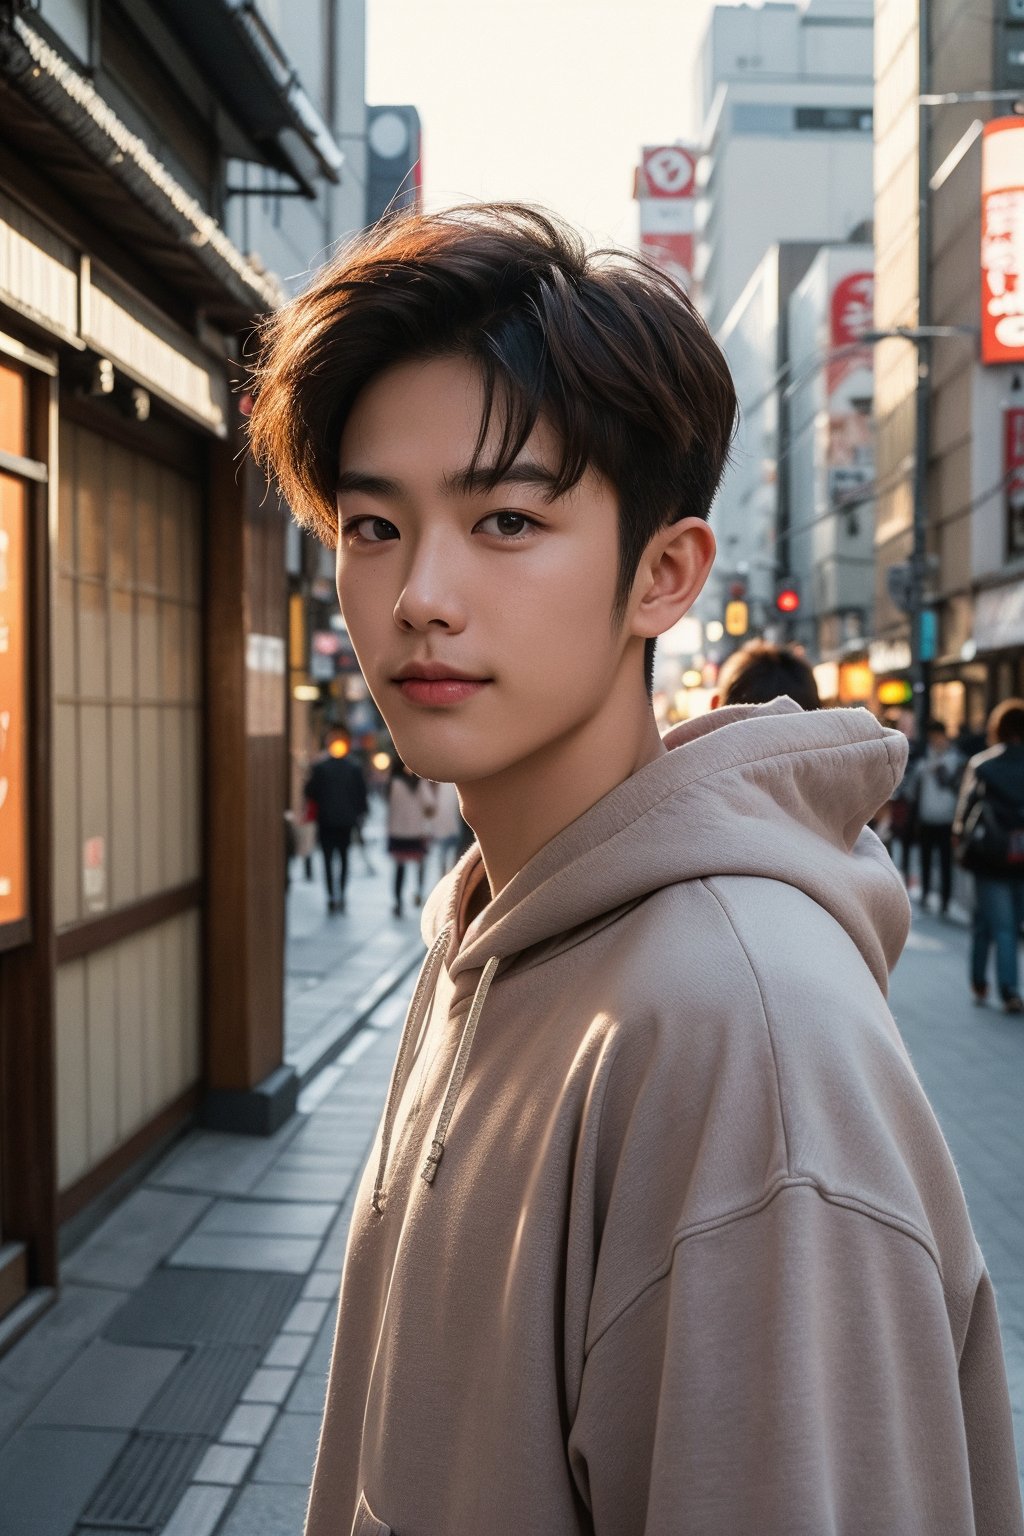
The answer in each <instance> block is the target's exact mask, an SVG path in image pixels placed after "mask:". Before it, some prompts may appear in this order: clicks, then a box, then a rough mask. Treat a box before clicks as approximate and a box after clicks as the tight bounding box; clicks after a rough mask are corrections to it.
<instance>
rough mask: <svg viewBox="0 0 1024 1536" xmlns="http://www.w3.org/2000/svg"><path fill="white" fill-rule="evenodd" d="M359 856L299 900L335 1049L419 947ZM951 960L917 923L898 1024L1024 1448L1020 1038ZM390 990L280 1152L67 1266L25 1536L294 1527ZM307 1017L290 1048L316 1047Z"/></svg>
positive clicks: (205, 1159) (388, 1044)
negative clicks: (974, 1241)
mask: <svg viewBox="0 0 1024 1536" xmlns="http://www.w3.org/2000/svg"><path fill="white" fill-rule="evenodd" d="M373 858H374V859H375V861H376V864H377V867H378V873H377V874H376V875H374V876H371V875H369V874H368V873H366V871H365V870H364V868H363V865H362V861H361V859H360V858H359V856H358V854H357V855H356V860H355V863H354V866H353V877H352V885H351V888H350V902H349V905H350V911H351V912H352V914H353V915H352V916H351V917H350V918H348V919H343V920H339V919H332V920H331V922H330V924H328V923H327V920H326V918H323V917H321V915H320V914H321V910H322V896H321V892H320V887H319V884H318V883H317V884H313V885H309V886H307V885H306V884H305V882H304V881H302V880H301V879H300V881H299V883H298V884H297V885H296V886H294V887H293V894H292V898H291V900H292V903H293V921H292V947H291V952H290V954H291V959H290V983H289V992H290V997H291V998H292V999H293V1005H294V999H296V998H301V997H302V996H303V995H305V996H307V997H309V996H310V994H312V993H314V992H316V993H317V995H318V997H319V1000H320V1002H321V1003H322V1002H323V999H324V997H325V996H326V992H325V989H326V988H328V987H329V986H330V985H332V982H331V965H330V959H331V957H332V956H335V955H336V954H337V952H338V950H339V949H344V948H345V946H346V945H348V946H351V945H352V944H353V943H354V942H355V941H356V940H357V939H358V947H359V965H358V967H357V970H358V972H359V975H360V981H361V987H360V988H358V989H357V988H355V987H354V986H353V985H351V984H350V986H349V990H348V993H347V994H346V995H344V996H343V995H342V994H340V993H339V996H338V1007H337V1009H336V1011H335V1013H334V1016H333V1017H334V1026H335V1030H336V1038H345V1037H347V1036H348V1035H350V1034H351V1030H352V1027H353V1025H354V1023H355V1022H356V1018H357V1008H358V1006H359V1005H360V1003H362V1005H363V1006H365V1004H366V1000H367V998H368V997H369V998H371V999H372V996H373V977H372V976H370V974H369V973H370V972H371V970H372V969H373V966H374V965H375V966H376V968H377V972H378V974H379V975H383V976H385V978H386V977H388V976H391V977H393V976H394V974H395V970H396V964H400V963H403V962H404V963H405V964H406V965H407V964H408V961H409V959H410V957H411V956H413V954H414V952H415V951H416V949H417V941H416V921H415V919H413V918H407V919H405V920H404V922H402V923H401V924H399V923H397V922H393V921H392V920H391V919H390V917H389V916H388V915H387V913H386V911H385V904H386V901H387V890H386V884H385V879H384V874H385V871H384V869H383V867H382V866H383V865H384V863H385V860H384V858H383V856H382V854H381V849H380V844H379V842H378V843H377V844H376V845H375V847H374V850H373ZM299 868H300V866H299V865H296V866H295V870H296V872H298V870H299ZM966 944H967V933H966V930H965V928H964V927H963V926H962V925H960V924H947V923H944V922H941V921H940V920H938V919H937V918H934V917H932V916H930V915H927V914H920V913H917V914H916V917H915V924H914V928H913V931H912V933H911V937H910V941H909V943H908V946H907V949H906V952H905V954H904V956H903V958H902V959H901V961H900V964H899V966H898V968H897V971H896V974H895V977H894V980H893V987H892V1006H893V1011H894V1014H895V1017H896V1019H897V1022H898V1024H899V1026H900V1029H901V1031H902V1033H903V1036H904V1039H905V1040H906V1042H907V1045H908V1048H909V1050H910V1053H911V1056H912V1058H913V1060H914V1063H915V1066H916V1068H917V1070H918V1072H919V1074H920V1077H921V1079H922V1081H923V1083H924V1085H925V1088H926V1091H927V1092H928V1094H929V1097H930V1099H931V1102H932V1104H933V1105H934V1107H935V1110H936V1113H937V1115H938V1117H939V1120H940V1122H941V1124H942V1126H943V1129H944V1131H945V1133H946V1136H947V1139H948V1141H949V1144H950V1146H951V1149H952V1152H953V1156H954V1158H955V1160H956V1164H957V1167H958V1169H959V1172H960V1177H961V1179H962V1181H963V1184H964V1187H965V1189H966V1192H967V1196H968V1201H969V1204H970V1208H971V1211H972V1215H973V1219H974V1224H975V1228H976V1231H977V1234H978V1237H979V1240H980V1242H981V1246H982V1248H983V1250H984V1252H985V1255H986V1257H987V1260H988V1264H989V1267H990V1269H991V1272H992V1275H993V1278H994V1281H995V1285H996V1290H997V1295H998V1299H999V1306H1000V1312H1001V1317H1002V1323H1003V1331H1004V1337H1005V1343H1006V1357H1007V1366H1008V1370H1009V1373H1010V1381H1011V1391H1012V1394H1013V1401H1014V1407H1015V1413H1016V1425H1017V1434H1018V1446H1019V1447H1020V1448H1021V1449H1024V1201H1022V1199H1021V1194H1020V1187H1021V1174H1022V1171H1024V1121H1022V1117H1021V1112H1020V1085H1021V1082H1022V1080H1024V1026H1022V1025H1021V1023H1020V1021H1019V1020H1017V1019H1008V1018H1006V1017H1005V1016H1004V1015H1003V1014H1002V1013H1001V1012H1000V1011H998V1010H997V1009H995V1008H993V1007H989V1008H987V1009H976V1008H974V1007H973V1006H972V1005H971V1003H970V1001H969V1000H968V997H967V988H966V980H965V961H964V955H965V951H966ZM333 985H335V986H336V987H340V986H341V985H342V983H341V981H340V980H339V979H338V977H337V976H335V979H334V982H333ZM392 986H393V990H392V991H391V992H390V993H388V995H386V996H385V997H384V998H383V1000H382V1001H381V1002H379V1003H378V1004H377V1005H376V1006H375V1007H374V1008H373V1009H372V1012H371V1013H370V1015H369V1017H366V1018H364V1019H363V1022H362V1025H361V1027H359V1028H358V1029H357V1030H356V1032H355V1033H354V1034H351V1038H349V1043H348V1044H347V1045H346V1046H345V1047H344V1049H343V1050H342V1053H341V1055H340V1056H339V1057H338V1058H337V1059H336V1060H335V1061H333V1062H331V1063H329V1064H328V1065H326V1066H323V1067H321V1068H320V1070H319V1072H318V1073H317V1074H316V1075H315V1076H314V1077H313V1078H312V1079H311V1081H310V1082H309V1083H308V1086H307V1087H306V1088H305V1090H304V1092H303V1095H302V1098H301V1101H300V1108H299V1113H298V1114H297V1115H296V1116H295V1117H294V1118H293V1119H292V1121H291V1122H289V1124H287V1125H286V1126H285V1127H284V1128H283V1129H282V1130H281V1131H280V1132H278V1134H277V1135H276V1136H274V1137H272V1138H270V1139H269V1140H267V1141H259V1140H251V1139H246V1138H242V1137H232V1136H226V1135H216V1134H214V1133H210V1132H202V1131H194V1132H192V1133H191V1134H190V1135H189V1136H187V1137H186V1138H185V1139H184V1140H183V1141H180V1142H179V1143H178V1144H177V1145H176V1146H175V1147H174V1148H173V1149H172V1150H171V1152H170V1153H169V1154H168V1155H167V1156H166V1157H165V1158H164V1159H163V1161H162V1162H160V1163H159V1165H158V1166H156V1167H155V1168H154V1169H153V1170H152V1171H151V1172H150V1174H149V1176H148V1178H147V1179H146V1180H145V1182H144V1184H143V1185H142V1187H141V1188H139V1189H138V1190H136V1191H135V1192H134V1193H133V1194H131V1195H130V1196H129V1197H128V1198H127V1200H125V1201H124V1203H123V1204H122V1205H121V1206H120V1207H119V1208H118V1209H117V1210H116V1211H115V1212H114V1214H113V1215H112V1216H111V1217H110V1218H109V1219H108V1220H107V1222H106V1223H105V1224H104V1226H102V1227H101V1228H100V1229H99V1231H97V1232H96V1233H95V1234H94V1235H93V1236H92V1237H91V1238H90V1239H89V1241H88V1242H87V1243H85V1244H84V1246H82V1247H81V1248H79V1249H78V1250H77V1252H75V1253H74V1254H73V1255H72V1256H71V1257H70V1258H69V1259H68V1261H67V1263H66V1265H65V1269H64V1292H63V1295H62V1298H61V1301H60V1302H59V1303H58V1305H57V1306H56V1307H55V1308H54V1309H53V1310H52V1311H51V1312H50V1314H49V1315H48V1316H47V1317H46V1318H44V1319H43V1320H42V1322H41V1323H40V1324H39V1325H37V1327H36V1328H35V1329H34V1330H33V1331H32V1332H31V1333H30V1334H29V1335H28V1337H27V1338H26V1339H25V1340H23V1342H22V1343H21V1344H20V1345H19V1346H17V1347H16V1348H15V1349H14V1350H13V1351H11V1352H10V1353H9V1354H8V1355H7V1356H6V1357H5V1358H4V1360H3V1361H2V1363H0V1435H2V1436H3V1437H4V1442H3V1445H2V1448H0V1485H2V1486H3V1488H4V1502H5V1519H9V1520H10V1526H9V1528H10V1529H11V1530H12V1531H17V1532H18V1536H71V1533H72V1532H74V1533H76V1536H78V1533H81V1536H85V1533H86V1532H90V1533H92V1536H97V1533H105V1536H112V1533H113V1532H114V1531H115V1530H121V1531H123V1530H126V1529H130V1530H137V1531H145V1532H153V1533H157V1532H161V1533H163V1536H296V1533H297V1532H298V1531H299V1530H300V1529H301V1523H302V1516H303V1509H304V1503H305V1497H306V1491H307V1487H308V1483H309V1478H310V1472H311V1468H312V1460H313V1455H314V1450H315V1444H316V1437H317V1430H318V1425H319V1416H320V1412H321V1407H322V1401H323V1392H324V1385H325V1374H326V1370H327V1365H328V1359H329V1352H330V1345H331V1336H332V1329H333V1319H334V1309H335V1297H336V1291H337V1283H338V1275H339V1271H340V1266H341V1261H342V1255H343V1250H344V1243H345V1236H346V1232H347V1228H348V1220H349V1213H350V1202H351V1198H352V1189H353V1184H354V1181H355V1180H356V1179H357V1177H358V1174H359V1170H360V1168H361V1165H362V1163H363V1161H364V1158H365V1156H366V1152H367V1149H368V1145H369V1142H370V1140H371V1138H372V1136H373V1132H374V1128H375V1125H376V1121H377V1117H378V1115H379V1113H380V1108H381V1104H382V1101H383V1097H384V1093H385V1091H386V1087H387V1080H388V1074H389V1071H390V1066H391V1061H392V1058H393V1055H394V1051H395V1049H396V1047H397V1042H398V1033H399V1026H400V1024H401V1020H402V1017H403V1014H404V1009H405V1004H406V1000H407V994H408V991H409V984H408V981H405V982H403V983H402V984H400V985H398V986H397V987H395V986H394V984H393V982H392ZM318 1007H319V1004H311V1005H310V1007H309V1008H308V1009H307V1011H306V1015H305V1016H304V1017H305V1018H306V1020H307V1027H306V1029H305V1031H299V1032H298V1033H297V1034H295V1035H293V1037H292V1039H293V1045H294V1042H295V1041H296V1040H300V1041H304V1043H305V1045H306V1047H307V1048H308V1045H309V1039H310V1038H311V1036H310V1034H309V1027H308V1019H309V1018H311V1017H312V1015H313V1014H314V1013H316V1012H317V1009H318ZM301 1017H303V1015H301V1013H300V1018H301ZM322 1028H323V1020H322V1019H320V1020H319V1022H318V1023H317V1024H316V1026H315V1028H314V1029H313V1033H314V1034H315V1035H317V1038H318V1039H319V1040H320V1044H321V1046H322V1041H323V1037H322V1035H321V1034H320V1031H322ZM295 1048H296V1049H299V1048H300V1047H298V1046H296V1047H295Z"/></svg>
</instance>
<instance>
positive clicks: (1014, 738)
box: [953, 699, 1024, 1013]
mask: <svg viewBox="0 0 1024 1536" xmlns="http://www.w3.org/2000/svg"><path fill="white" fill-rule="evenodd" d="M988 739H989V742H990V743H991V745H990V746H989V747H988V749H987V750H986V751H984V752H979V753H978V754H977V756H975V757H972V758H971V760H970V762H969V763H968V764H967V771H966V773H965V774H964V778H963V784H962V785H961V789H960V799H959V802H958V804H957V808H956V815H955V819H954V822H953V838H954V842H955V848H956V856H957V860H958V862H959V863H960V864H961V865H962V867H963V868H964V869H966V870H969V871H970V872H971V873H972V874H973V875H974V921H973V925H972V927H973V931H972V941H971V956H970V982H971V991H972V992H973V994H974V1001H975V1002H976V1003H984V1002H985V1000H986V998H987V996H988V974H987V973H988V957H989V953H990V951H991V949H992V947H993V945H994V946H995V952H996V984H997V986H998V988H999V995H1000V997H1001V999H1002V1003H1003V1008H1004V1010H1005V1012H1007V1013H1024V1001H1022V1000H1021V996H1020V980H1019V968H1018V957H1017V941H1018V937H1019V934H1020V927H1021V923H1022V922H1024V699H1004V700H1003V702H1002V703H1001V704H998V705H997V706H996V708H995V709H994V710H993V711H992V713H991V715H990V716H989V719H988Z"/></svg>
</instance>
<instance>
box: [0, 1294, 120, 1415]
mask: <svg viewBox="0 0 1024 1536" xmlns="http://www.w3.org/2000/svg"><path fill="white" fill-rule="evenodd" d="M127 1295H128V1293H127V1292H126V1291H110V1290H105V1289H104V1290H101V1289H98V1288H97V1289H93V1288H92V1287H90V1286H82V1285H69V1286H67V1287H66V1288H65V1289H64V1290H63V1291H62V1293H61V1296H60V1299H59V1300H58V1301H57V1302H56V1304H55V1305H54V1306H52V1307H51V1308H50V1310H49V1311H48V1312H45V1313H44V1314H43V1316H42V1317H41V1318H40V1319H39V1321H38V1322H37V1323H36V1324H35V1326H34V1327H33V1328H32V1329H31V1330H30V1331H29V1332H28V1333H27V1334H26V1335H25V1337H24V1338H23V1339H21V1340H20V1341H19V1342H18V1343H17V1344H15V1346H14V1348H13V1349H10V1350H8V1351H7V1353H6V1354H5V1355H3V1356H0V1442H2V1441H3V1440H4V1439H6V1437H7V1436H8V1435H9V1434H11V1433H12V1432H13V1431H14V1429H15V1428H16V1427H17V1425H18V1424H19V1423H21V1421H22V1420H23V1419H24V1418H25V1416H26V1414H27V1413H28V1412H29V1411H30V1410H31V1409H32V1408H33V1407H34V1405H35V1404H36V1403H37V1402H38V1401H39V1399H40V1398H41V1397H42V1396H43V1394H44V1393H45V1392H46V1391H47V1390H48V1388H49V1387H51V1386H52V1385H53V1383H54V1382H55V1381H56V1380H57V1379H58V1377H59V1376H60V1375H61V1374H62V1373H63V1372H64V1371H66V1370H67V1368H68V1366H69V1365H70V1364H71V1362H72V1361H73V1360H74V1358H75V1356H76V1355H79V1354H81V1352H82V1350H83V1349H84V1348H85V1346H86V1344H87V1343H88V1342H89V1340H90V1339H92V1338H94V1337H95V1335H96V1334H98V1333H99V1332H100V1330H101V1329H102V1328H103V1327H104V1325H105V1324H106V1323H107V1322H108V1321H109V1319H110V1318H111V1317H112V1316H113V1314H114V1313H115V1312H116V1311H117V1310H118V1308H119V1307H120V1306H121V1304H122V1302H124V1301H125V1300H126V1299H127Z"/></svg>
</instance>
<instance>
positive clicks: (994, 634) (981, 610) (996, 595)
mask: <svg viewBox="0 0 1024 1536" xmlns="http://www.w3.org/2000/svg"><path fill="white" fill-rule="evenodd" d="M974 643H975V645H976V646H977V649H978V650H979V651H1001V650H1003V649H1004V647H1008V646H1021V645H1024V581H1015V582H1013V583H1011V584H1010V585H1009V586H1002V587H988V588H986V589H985V590H984V591H983V592H979V593H978V596H977V598H976V600H975V604H974Z"/></svg>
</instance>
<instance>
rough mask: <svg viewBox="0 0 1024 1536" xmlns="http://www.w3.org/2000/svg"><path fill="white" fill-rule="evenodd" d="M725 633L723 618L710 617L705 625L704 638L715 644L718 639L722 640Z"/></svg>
mask: <svg viewBox="0 0 1024 1536" xmlns="http://www.w3.org/2000/svg"><path fill="white" fill-rule="evenodd" d="M724 634H725V628H724V626H723V624H722V621H721V619H710V620H709V621H708V623H707V624H705V625H704V638H705V640H707V641H708V642H709V644H711V645H714V644H715V643H716V641H718V640H721V638H722V636H723V635H724Z"/></svg>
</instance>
